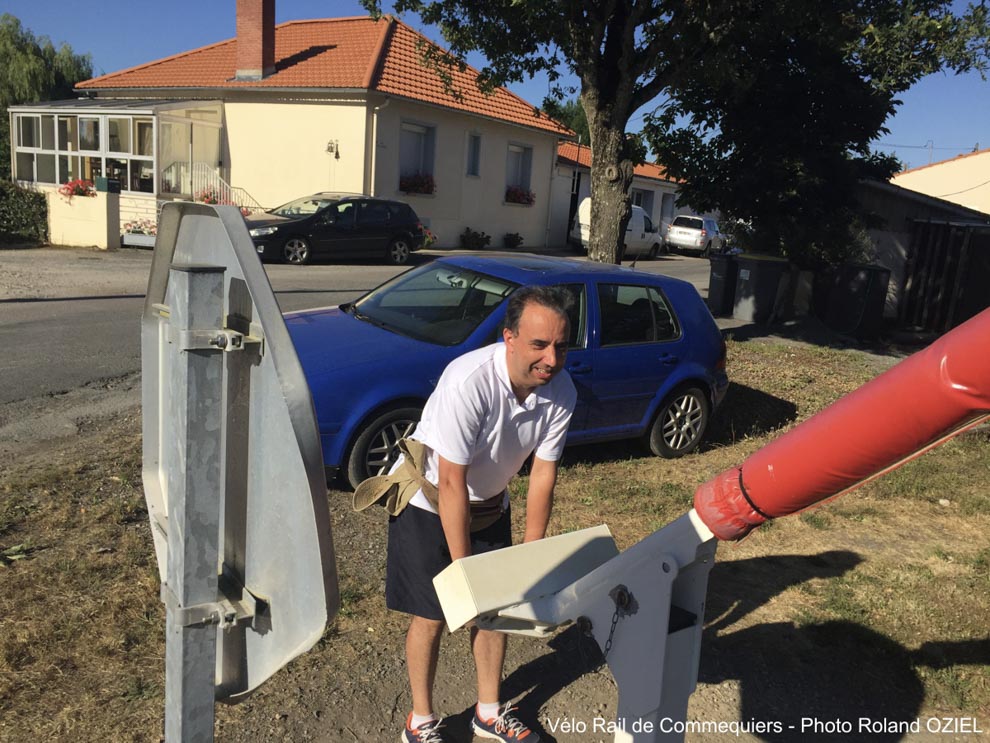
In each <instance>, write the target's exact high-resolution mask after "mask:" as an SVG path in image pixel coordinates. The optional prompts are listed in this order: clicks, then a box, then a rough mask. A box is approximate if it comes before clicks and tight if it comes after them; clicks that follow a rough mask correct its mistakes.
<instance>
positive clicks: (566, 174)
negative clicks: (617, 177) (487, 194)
mask: <svg viewBox="0 0 990 743" xmlns="http://www.w3.org/2000/svg"><path fill="white" fill-rule="evenodd" d="M677 190H678V182H677V181H676V180H674V179H673V178H671V177H669V176H668V175H667V172H666V171H665V170H664V168H663V166H661V165H657V164H656V163H643V164H641V165H637V166H636V167H635V169H634V170H633V181H632V186H631V187H630V189H629V196H630V200H631V201H632V203H633V204H634V205H636V206H641V207H643V210H644V211H645V212H646V214H647V216H648V217H649V218H650V220H651V221H652V222H653V224H655V225H657V227H658V228H659V229H660V230H661V233H664V232H666V229H667V225H668V224H669V223H670V221H671V219H673V218H674V215H675V214H677V211H678V207H677ZM552 193H553V204H552V205H551V209H550V211H551V216H550V239H551V242H553V243H554V244H556V243H565V242H567V235H568V234H569V232H570V227H571V225H572V223H573V220H574V215H575V214H577V208H578V204H580V203H581V200H582V199H584V198H585V197H587V196H590V195H591V148H590V147H588V145H586V144H580V143H578V142H561V143H559V144H558V145H557V166H556V168H555V169H554V181H553V188H552Z"/></svg>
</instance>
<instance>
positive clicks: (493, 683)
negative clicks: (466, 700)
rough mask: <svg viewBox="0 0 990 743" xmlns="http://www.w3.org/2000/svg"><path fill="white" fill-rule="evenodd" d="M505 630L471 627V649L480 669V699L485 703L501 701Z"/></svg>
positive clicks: (475, 663)
mask: <svg viewBox="0 0 990 743" xmlns="http://www.w3.org/2000/svg"><path fill="white" fill-rule="evenodd" d="M505 641H506V635H505V633H504V632H492V631H490V630H480V629H478V628H477V627H472V628H471V650H472V651H473V652H474V665H475V667H476V668H477V670H478V701H479V702H482V703H483V704H493V703H494V704H497V703H498V702H499V696H498V694H499V687H501V685H502V665H503V663H504V662H505Z"/></svg>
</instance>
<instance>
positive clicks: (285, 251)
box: [282, 237, 309, 266]
mask: <svg viewBox="0 0 990 743" xmlns="http://www.w3.org/2000/svg"><path fill="white" fill-rule="evenodd" d="M282 257H283V258H285V262H286V263H292V264H294V265H296V266H302V265H304V264H306V263H309V243H308V242H307V241H306V240H305V239H304V238H301V237H290V238H289V239H288V240H286V241H285V245H284V246H283V247H282Z"/></svg>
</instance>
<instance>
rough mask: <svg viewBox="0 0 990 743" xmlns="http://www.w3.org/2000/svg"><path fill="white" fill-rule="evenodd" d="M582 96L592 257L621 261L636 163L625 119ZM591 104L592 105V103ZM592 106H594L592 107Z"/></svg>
mask: <svg viewBox="0 0 990 743" xmlns="http://www.w3.org/2000/svg"><path fill="white" fill-rule="evenodd" d="M590 98H591V97H590V96H582V104H584V106H585V114H586V115H587V118H588V129H589V131H590V133H591V236H590V239H589V242H588V257H589V258H591V260H593V261H598V262H599V263H621V262H622V253H623V250H624V248H625V244H624V243H625V234H626V225H627V224H629V217H630V214H631V213H632V210H631V209H630V208H629V187H630V185H632V175H633V163H632V161H631V160H629V159H628V158H626V157H624V155H625V139H626V133H625V122H623V123H622V125H621V126H616V125H615V123H614V122H613V119H612V116H610V115H609V114H610V112H609V111H602V110H598V109H597V108H596V107H595V106H594V102H593V101H591V100H588V99H590ZM589 104H590V105H589ZM589 109H590V110H589Z"/></svg>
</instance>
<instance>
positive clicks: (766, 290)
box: [732, 253, 789, 323]
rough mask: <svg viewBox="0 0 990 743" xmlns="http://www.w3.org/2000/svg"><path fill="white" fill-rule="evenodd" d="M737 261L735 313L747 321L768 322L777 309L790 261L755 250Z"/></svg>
mask: <svg viewBox="0 0 990 743" xmlns="http://www.w3.org/2000/svg"><path fill="white" fill-rule="evenodd" d="M736 264H737V265H738V273H737V275H736V296H735V300H734V302H733V305H732V316H733V317H734V318H735V319H737V320H742V321H743V322H752V323H765V322H766V321H767V320H769V319H770V315H771V313H772V312H773V307H774V303H775V302H776V301H777V290H778V288H779V286H780V280H781V279H782V278H783V276H784V274H785V273H787V270H788V266H789V264H788V262H787V260H786V259H785V258H778V257H777V256H773V255H759V254H753V253H750V254H743V255H739V256H736Z"/></svg>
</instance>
